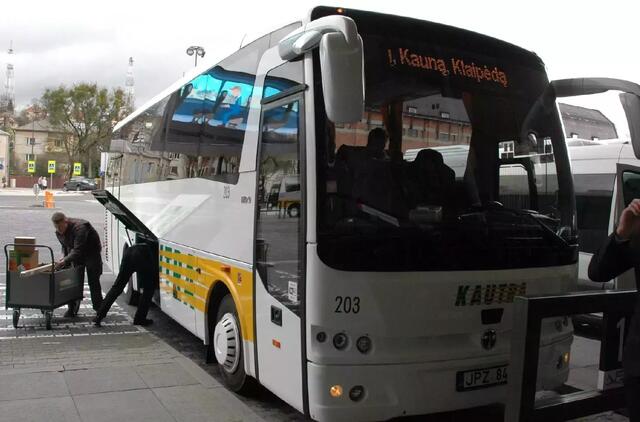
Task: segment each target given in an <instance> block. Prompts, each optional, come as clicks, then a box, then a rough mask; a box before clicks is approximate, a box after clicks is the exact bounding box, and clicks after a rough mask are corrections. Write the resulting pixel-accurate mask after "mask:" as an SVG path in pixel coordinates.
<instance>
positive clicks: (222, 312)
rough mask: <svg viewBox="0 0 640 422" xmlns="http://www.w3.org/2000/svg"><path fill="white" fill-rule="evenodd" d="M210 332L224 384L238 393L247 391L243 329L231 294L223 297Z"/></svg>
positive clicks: (215, 357)
mask: <svg viewBox="0 0 640 422" xmlns="http://www.w3.org/2000/svg"><path fill="white" fill-rule="evenodd" d="M209 333H210V334H209V335H210V336H211V338H210V339H209V344H210V345H211V347H210V348H209V349H210V350H211V351H212V352H213V353H214V359H215V360H216V362H217V363H218V368H220V375H221V376H222V379H223V381H224V384H225V385H226V387H227V388H228V389H230V390H231V391H235V392H236V393H242V392H246V390H247V389H248V382H247V379H248V377H247V374H246V372H245V371H244V353H243V345H242V331H241V328H240V321H239V320H238V312H237V310H236V306H235V304H234V303H233V298H232V297H231V295H230V294H228V295H226V296H225V297H224V298H222V301H221V302H220V307H219V308H218V312H217V314H216V321H215V325H214V326H213V327H210V329H209ZM209 353H211V352H209Z"/></svg>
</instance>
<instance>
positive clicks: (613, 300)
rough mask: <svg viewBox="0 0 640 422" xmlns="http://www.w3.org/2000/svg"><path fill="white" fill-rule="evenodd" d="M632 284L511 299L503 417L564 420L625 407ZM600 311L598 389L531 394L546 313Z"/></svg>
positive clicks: (633, 300) (547, 421) (516, 420)
mask: <svg viewBox="0 0 640 422" xmlns="http://www.w3.org/2000/svg"><path fill="white" fill-rule="evenodd" d="M637 295H638V294H637V292H636V291H635V290H626V291H604V292H601V291H596V292H578V293H568V294H564V295H556V296H538V297H522V296H518V297H516V298H515V300H514V317H515V320H514V326H513V337H512V343H511V373H510V377H511V379H510V380H509V385H510V387H511V388H510V389H509V396H508V401H507V407H506V411H505V421H506V422H525V421H527V422H529V421H544V422H551V421H562V420H568V419H574V418H579V417H582V416H586V415H592V414H595V413H600V412H604V411H607V410H613V409H619V408H622V407H625V399H624V392H623V386H622V382H621V380H622V370H621V369H620V367H621V357H622V348H623V343H624V338H625V335H626V332H625V327H628V326H629V317H630V315H631V314H632V313H633V308H634V305H635V303H636V301H637ZM600 312H601V313H602V315H603V324H602V331H603V332H602V336H601V339H602V340H601V345H600V365H599V377H598V390H595V391H579V392H575V393H570V394H563V395H560V396H558V397H553V398H546V399H541V400H536V399H535V393H536V380H537V372H538V354H539V348H540V331H541V321H542V320H543V319H544V318H550V317H560V316H570V315H577V314H591V313H600Z"/></svg>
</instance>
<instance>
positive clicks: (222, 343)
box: [213, 313, 240, 374]
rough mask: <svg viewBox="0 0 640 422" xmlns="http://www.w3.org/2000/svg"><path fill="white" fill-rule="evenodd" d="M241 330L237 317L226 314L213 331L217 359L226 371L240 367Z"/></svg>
mask: <svg viewBox="0 0 640 422" xmlns="http://www.w3.org/2000/svg"><path fill="white" fill-rule="evenodd" d="M239 339H240V332H239V331H238V323H237V322H236V319H235V317H234V316H233V315H232V314H230V313H227V314H224V315H223V316H222V318H220V321H218V323H217V324H216V328H215V330H214V332H213V346H214V350H215V353H216V360H217V361H218V363H219V364H220V366H222V368H223V369H224V371H225V372H227V373H229V374H232V373H234V372H235V370H236V369H238V363H239V359H238V351H239Z"/></svg>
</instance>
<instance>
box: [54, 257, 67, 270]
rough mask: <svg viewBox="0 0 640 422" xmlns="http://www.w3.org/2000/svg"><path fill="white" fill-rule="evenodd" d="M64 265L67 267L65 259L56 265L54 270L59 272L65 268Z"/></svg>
mask: <svg viewBox="0 0 640 422" xmlns="http://www.w3.org/2000/svg"><path fill="white" fill-rule="evenodd" d="M64 265H65V263H64V259H61V260H60V261H58V262H56V263H55V265H54V266H53V268H54V269H55V270H56V271H57V270H59V269H61V268H62V267H64Z"/></svg>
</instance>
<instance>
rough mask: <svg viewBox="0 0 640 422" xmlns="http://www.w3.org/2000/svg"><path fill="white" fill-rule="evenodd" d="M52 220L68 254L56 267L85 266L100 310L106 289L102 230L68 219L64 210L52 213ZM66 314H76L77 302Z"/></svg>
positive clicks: (65, 252) (94, 301)
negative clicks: (104, 288) (101, 281)
mask: <svg viewBox="0 0 640 422" xmlns="http://www.w3.org/2000/svg"><path fill="white" fill-rule="evenodd" d="M51 221H53V225H54V226H55V228H56V237H57V238H58V241H60V244H61V245H62V253H63V255H64V257H63V258H62V259H61V260H59V261H58V262H56V269H58V268H64V267H67V266H69V265H71V264H74V265H77V266H82V267H84V268H85V269H86V270H87V280H88V283H89V289H90V290H91V303H92V305H93V309H95V310H98V309H99V308H100V305H101V303H102V289H101V288H100V276H101V275H102V257H101V256H100V251H101V250H102V244H101V243H100V236H98V232H96V230H95V229H94V228H93V226H92V225H91V224H90V223H89V222H88V221H85V220H81V219H78V218H67V217H66V216H65V215H64V214H63V213H61V212H56V213H54V214H53V215H52V216H51ZM83 274H84V271H83ZM65 316H66V317H72V316H74V309H73V304H69V310H68V311H67V313H66V314H65Z"/></svg>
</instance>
